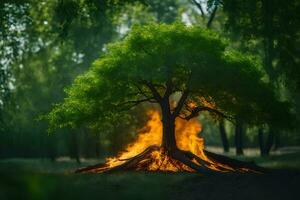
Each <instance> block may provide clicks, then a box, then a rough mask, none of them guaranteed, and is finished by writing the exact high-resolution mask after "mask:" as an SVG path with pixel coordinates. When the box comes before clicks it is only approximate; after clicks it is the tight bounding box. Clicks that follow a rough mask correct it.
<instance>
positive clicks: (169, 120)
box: [161, 101, 177, 152]
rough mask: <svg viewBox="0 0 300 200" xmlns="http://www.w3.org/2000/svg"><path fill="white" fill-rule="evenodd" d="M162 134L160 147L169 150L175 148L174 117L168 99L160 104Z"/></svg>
mask: <svg viewBox="0 0 300 200" xmlns="http://www.w3.org/2000/svg"><path fill="white" fill-rule="evenodd" d="M161 110H162V124H163V136H162V147H163V148H164V149H166V150H167V151H169V152H172V151H174V150H176V149H177V145H176V139H175V118H174V117H173V116H172V115H171V112H170V105H169V101H165V102H163V103H162V105H161Z"/></svg>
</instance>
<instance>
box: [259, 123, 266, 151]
mask: <svg viewBox="0 0 300 200" xmlns="http://www.w3.org/2000/svg"><path fill="white" fill-rule="evenodd" d="M258 143H259V150H260V155H261V156H265V155H266V150H265V140H264V132H263V129H262V128H260V129H258Z"/></svg>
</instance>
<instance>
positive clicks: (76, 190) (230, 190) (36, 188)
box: [0, 151, 300, 200]
mask: <svg viewBox="0 0 300 200" xmlns="http://www.w3.org/2000/svg"><path fill="white" fill-rule="evenodd" d="M238 158H239V159H243V160H251V161H255V162H256V163H257V164H259V165H262V166H266V167H269V168H272V169H274V170H273V172H272V173H269V174H263V175H259V174H220V175H203V174H192V173H175V174H170V173H149V172H126V173H124V172H120V173H112V174H74V173H72V171H73V170H74V169H76V168H78V167H80V166H85V165H88V164H91V163H92V162H94V161H85V162H83V164H81V165H78V164H76V163H75V162H73V161H65V160H58V161H57V162H51V161H49V160H39V159H5V160H0V199H1V200H10V199H20V200H21V199H22V200H25V199H30V200H38V199H55V200H58V199H72V200H77V199H88V200H89V199H98V200H100V199H107V200H110V199H112V200H115V199H116V200H118V199H122V200H123V199H130V200H135V199H137V200H143V199H151V200H156V199H174V200H177V199H178V200H179V199H184V200H189V199H205V200H212V199H223V200H226V199H228V200H235V199H239V200H248V199H249V200H250V199H254V200H259V199H264V200H265V199H272V200H277V199H278V200H279V199H285V200H286V199H299V196H300V191H299V183H300V152H299V151H298V152H294V153H285V154H275V155H272V156H270V157H267V158H261V157H256V156H252V157H251V156H250V157H249V156H247V157H238Z"/></svg>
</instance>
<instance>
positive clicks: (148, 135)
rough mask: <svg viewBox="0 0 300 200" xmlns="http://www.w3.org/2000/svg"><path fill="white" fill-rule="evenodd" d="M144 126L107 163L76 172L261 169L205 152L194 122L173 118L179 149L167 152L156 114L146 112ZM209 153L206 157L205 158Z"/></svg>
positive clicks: (246, 170) (236, 170)
mask: <svg viewBox="0 0 300 200" xmlns="http://www.w3.org/2000/svg"><path fill="white" fill-rule="evenodd" d="M147 114H148V116H149V120H148V122H147V124H146V125H145V126H144V127H143V128H142V129H141V130H140V131H139V135H138V137H137V139H136V140H135V141H134V142H133V143H131V144H129V145H128V146H127V148H126V150H125V151H123V152H121V153H120V154H119V155H118V156H116V157H111V158H108V159H107V160H106V163H105V164H100V165H95V166H90V167H86V168H82V169H79V170H77V172H92V173H101V172H109V171H118V170H137V171H167V172H180V171H186V172H211V171H217V172H242V173H243V172H260V171H262V170H261V168H259V167H257V166H255V165H251V164H249V163H245V162H241V161H236V160H233V159H230V158H227V157H224V156H220V155H216V154H213V153H210V152H209V153H207V152H206V151H205V150H204V140H203V138H201V137H199V136H198V134H199V132H200V131H201V130H202V126H201V124H200V123H199V122H198V121H197V120H195V119H194V120H190V121H186V120H182V119H179V118H178V119H176V122H175V136H176V143H177V146H178V149H174V150H172V151H167V150H166V149H164V148H163V147H161V141H162V123H161V118H160V114H159V112H158V111H154V110H151V111H149V112H148V113H147ZM207 154H209V156H208V155H207Z"/></svg>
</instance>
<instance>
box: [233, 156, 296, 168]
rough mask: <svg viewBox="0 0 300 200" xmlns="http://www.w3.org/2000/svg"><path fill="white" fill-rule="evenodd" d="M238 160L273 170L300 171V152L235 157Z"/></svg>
mask: <svg viewBox="0 0 300 200" xmlns="http://www.w3.org/2000/svg"><path fill="white" fill-rule="evenodd" d="M233 157H234V158H236V159H240V160H245V161H254V162H255V163H256V164H257V165H260V166H263V167H267V168H271V169H288V170H300V152H295V153H289V154H282V155H270V156H266V157H261V156H255V157H243V156H233Z"/></svg>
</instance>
